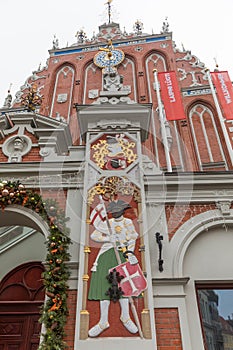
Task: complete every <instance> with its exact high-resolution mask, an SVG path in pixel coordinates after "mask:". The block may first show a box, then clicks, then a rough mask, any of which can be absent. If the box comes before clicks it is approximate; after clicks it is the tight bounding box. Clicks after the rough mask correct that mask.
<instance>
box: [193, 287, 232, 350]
mask: <svg viewBox="0 0 233 350" xmlns="http://www.w3.org/2000/svg"><path fill="white" fill-rule="evenodd" d="M197 295H198V303H199V309H200V316H201V322H202V327H203V333H204V335H203V336H204V339H205V348H206V350H233V290H232V289H227V290H226V289H214V290H213V289H198V291H197Z"/></svg>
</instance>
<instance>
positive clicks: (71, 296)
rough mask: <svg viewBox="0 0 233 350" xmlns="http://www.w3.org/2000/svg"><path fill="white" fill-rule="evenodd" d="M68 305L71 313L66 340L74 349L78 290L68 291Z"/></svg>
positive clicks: (66, 330) (66, 329)
mask: <svg viewBox="0 0 233 350" xmlns="http://www.w3.org/2000/svg"><path fill="white" fill-rule="evenodd" d="M67 305H68V309H69V315H68V318H67V323H66V327H65V333H66V338H65V341H66V343H67V346H68V348H67V349H69V350H73V349H74V336H75V322H76V305H77V290H69V291H68V300H67Z"/></svg>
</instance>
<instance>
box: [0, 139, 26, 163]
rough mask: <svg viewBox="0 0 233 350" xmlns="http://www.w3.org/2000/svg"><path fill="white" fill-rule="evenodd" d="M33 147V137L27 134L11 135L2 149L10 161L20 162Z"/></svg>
mask: <svg viewBox="0 0 233 350" xmlns="http://www.w3.org/2000/svg"><path fill="white" fill-rule="evenodd" d="M31 147H32V142H31V139H30V138H29V137H27V136H25V135H22V136H21V135H20V136H19V135H16V136H11V137H10V138H9V139H7V140H6V141H5V142H4V144H3V146H2V151H3V153H4V154H5V156H7V157H8V162H9V163H18V162H21V161H22V157H23V156H24V155H25V154H27V153H28V152H29V151H30V150H31Z"/></svg>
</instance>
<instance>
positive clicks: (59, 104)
mask: <svg viewBox="0 0 233 350" xmlns="http://www.w3.org/2000/svg"><path fill="white" fill-rule="evenodd" d="M74 77H75V71H74V68H73V67H71V66H69V65H65V66H63V67H61V68H60V69H59V70H58V72H57V74H56V78H55V84H54V92H53V98H52V104H51V112H50V117H52V118H64V119H65V120H66V121H67V122H68V123H69V118H70V113H71V107H72V95H73V88H74Z"/></svg>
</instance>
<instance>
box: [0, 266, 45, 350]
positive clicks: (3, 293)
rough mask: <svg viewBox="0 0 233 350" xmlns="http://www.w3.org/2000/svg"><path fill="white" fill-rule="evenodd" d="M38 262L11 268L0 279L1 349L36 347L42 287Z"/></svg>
mask: <svg viewBox="0 0 233 350" xmlns="http://www.w3.org/2000/svg"><path fill="white" fill-rule="evenodd" d="M43 270H44V268H43V266H42V264H40V263H35V262H32V263H27V264H24V265H21V266H19V267H17V268H16V269H14V270H13V271H11V272H10V273H9V274H8V275H7V276H6V277H5V278H4V279H3V280H2V282H1V283H0V350H37V349H38V345H39V341H40V330H41V324H40V323H39V322H38V319H39V317H40V307H41V306H42V304H43V302H44V288H43V284H42V279H41V273H42V272H43Z"/></svg>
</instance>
